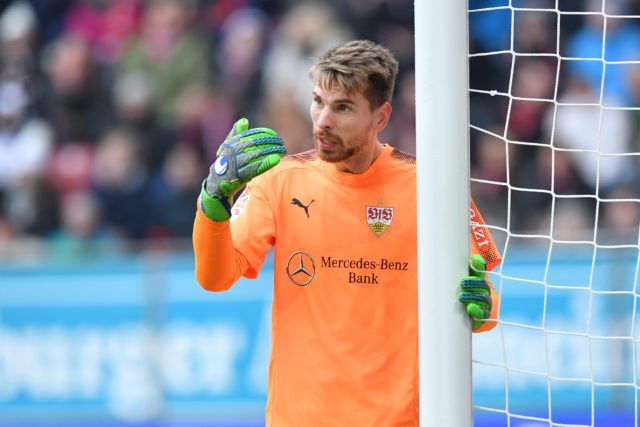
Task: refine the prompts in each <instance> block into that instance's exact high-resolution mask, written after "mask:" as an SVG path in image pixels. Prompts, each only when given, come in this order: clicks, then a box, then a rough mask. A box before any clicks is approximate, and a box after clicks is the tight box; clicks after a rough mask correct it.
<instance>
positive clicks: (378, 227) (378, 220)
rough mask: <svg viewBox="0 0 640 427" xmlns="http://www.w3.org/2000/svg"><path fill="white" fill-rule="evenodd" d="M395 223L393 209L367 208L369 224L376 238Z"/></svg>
mask: <svg viewBox="0 0 640 427" xmlns="http://www.w3.org/2000/svg"><path fill="white" fill-rule="evenodd" d="M391 221H393V208H381V207H377V206H367V224H369V228H370V229H371V231H373V232H374V233H375V234H376V236H380V235H381V234H382V233H384V232H385V231H387V228H389V227H390V226H391Z"/></svg>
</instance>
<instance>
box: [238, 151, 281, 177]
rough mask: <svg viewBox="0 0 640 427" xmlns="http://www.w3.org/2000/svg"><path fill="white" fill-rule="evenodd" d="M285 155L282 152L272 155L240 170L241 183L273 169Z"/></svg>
mask: <svg viewBox="0 0 640 427" xmlns="http://www.w3.org/2000/svg"><path fill="white" fill-rule="evenodd" d="M274 148H275V147H274ZM283 154H284V153H282V152H277V153H271V154H268V155H267V156H265V157H263V158H260V159H258V160H257V161H254V162H252V163H249V164H248V165H246V166H244V167H242V168H241V169H238V176H239V177H240V181H242V182H247V181H249V180H250V179H252V178H254V177H256V176H258V175H260V174H262V173H264V172H266V171H267V170H269V169H271V168H272V167H274V166H275V165H277V164H278V163H279V162H280V157H281V156H282V155H283Z"/></svg>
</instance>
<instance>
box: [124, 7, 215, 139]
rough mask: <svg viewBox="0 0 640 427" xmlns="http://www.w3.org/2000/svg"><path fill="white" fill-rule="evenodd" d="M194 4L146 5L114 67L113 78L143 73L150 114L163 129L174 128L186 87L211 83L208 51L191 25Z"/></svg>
mask: <svg viewBox="0 0 640 427" xmlns="http://www.w3.org/2000/svg"><path fill="white" fill-rule="evenodd" d="M194 12H195V9H194V2H192V1H182V0H156V1H153V2H148V3H146V9H145V13H144V16H143V18H142V28H141V32H140V34H139V36H138V37H136V38H135V39H134V40H132V42H131V44H130V45H129V46H128V48H127V49H126V50H125V52H124V53H123V55H122V56H121V58H120V60H119V61H118V62H117V64H116V75H118V76H119V75H122V74H123V73H131V72H138V73H145V74H147V75H148V76H149V78H150V81H151V84H152V87H153V102H152V105H153V106H154V114H156V115H157V117H158V121H159V124H160V125H161V126H163V127H165V128H167V129H173V128H174V127H175V113H176V102H177V99H178V97H179V95H180V93H181V92H182V90H183V89H184V88H185V87H186V86H187V85H190V84H196V83H201V84H204V85H209V84H210V83H211V65H212V62H211V52H210V50H209V47H208V44H207V42H206V39H205V38H204V36H203V35H202V34H201V33H199V32H198V31H197V29H198V27H197V26H195V25H193V24H194V21H193V19H194Z"/></svg>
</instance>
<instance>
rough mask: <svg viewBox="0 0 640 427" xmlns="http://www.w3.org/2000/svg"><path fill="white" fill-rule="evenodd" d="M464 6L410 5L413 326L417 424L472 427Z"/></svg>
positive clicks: (431, 0)
mask: <svg viewBox="0 0 640 427" xmlns="http://www.w3.org/2000/svg"><path fill="white" fill-rule="evenodd" d="M467 37H468V36H467V7H466V2H464V1H441V0H419V1H416V2H415V73H416V155H417V189H418V195H417V197H418V266H419V269H418V306H419V310H418V316H419V320H418V324H419V343H420V344H419V353H420V414H421V418H420V419H421V422H420V423H421V425H423V426H456V427H470V426H471V425H472V406H471V404H472V398H471V393H472V389H471V337H470V335H471V331H470V325H469V319H468V317H467V316H466V313H464V311H463V309H462V306H461V305H460V304H459V303H458V302H457V299H456V298H457V297H456V294H457V290H456V285H457V283H458V281H459V280H460V278H462V277H463V276H464V275H466V274H467V273H466V271H467V268H468V267H467V266H468V262H469V261H468V254H469V233H468V230H469V227H468V225H469V172H468V169H469V154H468V152H469V150H468V97H469V94H468V84H467V81H468V78H467V75H468V65H467V63H468V61H467V43H468V42H467V40H468V38H467Z"/></svg>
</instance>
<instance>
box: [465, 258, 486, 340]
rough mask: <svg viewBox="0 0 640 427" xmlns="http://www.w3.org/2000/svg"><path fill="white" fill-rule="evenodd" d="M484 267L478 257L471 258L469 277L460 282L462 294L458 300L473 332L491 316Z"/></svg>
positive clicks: (482, 261)
mask: <svg viewBox="0 0 640 427" xmlns="http://www.w3.org/2000/svg"><path fill="white" fill-rule="evenodd" d="M486 265H487V263H486V262H485V261H484V259H483V258H482V257H481V256H480V255H474V256H472V257H471V268H470V269H469V273H470V274H471V275H470V276H467V277H464V278H463V279H462V280H461V281H460V288H461V289H462V292H460V293H459V294H458V300H459V301H460V302H461V303H463V304H464V305H465V306H466V308H467V313H468V314H469V316H471V328H472V329H473V330H476V329H478V328H479V327H480V326H482V324H484V322H485V320H486V319H488V318H489V317H490V315H491V288H490V287H489V282H487V274H486V271H485V270H486Z"/></svg>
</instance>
